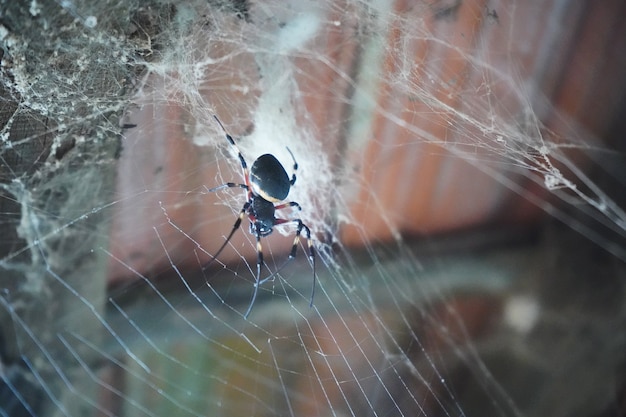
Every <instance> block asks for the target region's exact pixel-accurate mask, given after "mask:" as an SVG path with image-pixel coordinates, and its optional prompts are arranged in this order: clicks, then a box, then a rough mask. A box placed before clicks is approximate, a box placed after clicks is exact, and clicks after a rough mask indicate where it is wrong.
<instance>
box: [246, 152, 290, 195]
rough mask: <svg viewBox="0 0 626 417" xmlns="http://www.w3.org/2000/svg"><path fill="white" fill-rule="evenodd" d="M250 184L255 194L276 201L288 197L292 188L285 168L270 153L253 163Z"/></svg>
mask: <svg viewBox="0 0 626 417" xmlns="http://www.w3.org/2000/svg"><path fill="white" fill-rule="evenodd" d="M250 184H251V185H252V191H253V192H254V193H255V194H257V195H259V196H261V197H262V198H263V199H265V200H267V201H270V202H274V203H275V202H278V201H282V200H284V199H286V198H287V195H288V194H289V189H290V188H291V183H290V182H289V176H287V172H286V171H285V168H283V166H282V165H281V163H280V162H279V161H278V159H276V157H275V156H274V155H271V154H269V153H266V154H265V155H261V156H259V158H258V159H257V160H256V161H254V163H253V164H252V167H251V168H250Z"/></svg>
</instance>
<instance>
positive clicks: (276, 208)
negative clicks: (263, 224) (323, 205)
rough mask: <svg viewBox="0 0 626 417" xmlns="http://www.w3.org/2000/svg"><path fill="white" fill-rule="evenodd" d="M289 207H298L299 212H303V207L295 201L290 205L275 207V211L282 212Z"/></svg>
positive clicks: (284, 204) (289, 203)
mask: <svg viewBox="0 0 626 417" xmlns="http://www.w3.org/2000/svg"><path fill="white" fill-rule="evenodd" d="M287 207H296V208H297V209H298V210H302V207H300V204H298V203H296V202H295V201H290V202H288V203H283V204H279V205H277V206H274V209H275V210H281V209H284V208H287Z"/></svg>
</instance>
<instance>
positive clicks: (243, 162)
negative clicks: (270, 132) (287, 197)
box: [213, 115, 295, 190]
mask: <svg viewBox="0 0 626 417" xmlns="http://www.w3.org/2000/svg"><path fill="white" fill-rule="evenodd" d="M213 118H214V119H215V121H217V124H218V125H220V127H221V128H222V130H223V131H224V135H226V140H228V143H230V144H231V146H232V147H233V148H235V150H236V151H237V157H238V158H239V162H240V163H241V169H242V170H243V176H244V179H245V182H246V187H247V189H248V190H249V189H250V188H249V187H250V171H249V170H248V164H247V163H246V160H245V158H244V157H243V155H242V154H241V151H240V150H239V147H238V146H237V144H236V143H235V140H234V139H233V137H232V136H231V135H230V134H229V133H228V132H227V131H226V129H225V128H224V125H223V124H222V122H221V121H220V119H218V118H217V116H216V115H213ZM289 152H291V151H289ZM292 156H293V155H292ZM294 162H295V159H294ZM294 178H295V175H294ZM294 181H295V179H294ZM242 188H243V187H242Z"/></svg>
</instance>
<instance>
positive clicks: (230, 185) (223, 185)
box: [207, 182, 248, 193]
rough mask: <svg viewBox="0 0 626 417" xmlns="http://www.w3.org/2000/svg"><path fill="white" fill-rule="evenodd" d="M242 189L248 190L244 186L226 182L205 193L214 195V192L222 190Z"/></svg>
mask: <svg viewBox="0 0 626 417" xmlns="http://www.w3.org/2000/svg"><path fill="white" fill-rule="evenodd" d="M237 187H239V188H243V189H244V190H247V189H248V186H247V185H246V184H236V183H234V182H227V183H226V184H222V185H218V186H217V187H213V188H209V189H208V190H207V192H209V193H214V192H215V191H219V190H223V189H224V188H237Z"/></svg>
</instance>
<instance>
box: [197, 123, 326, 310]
mask: <svg viewBox="0 0 626 417" xmlns="http://www.w3.org/2000/svg"><path fill="white" fill-rule="evenodd" d="M213 117H214V118H215V120H216V121H217V123H218V124H219V125H220V127H221V128H222V130H223V131H224V134H225V135H226V140H228V142H229V143H230V145H231V146H232V147H233V148H234V149H235V150H236V151H237V156H238V158H239V162H240V163H241V168H242V170H243V176H244V181H245V183H244V184H237V183H233V182H228V183H225V184H222V185H219V186H217V187H214V188H211V189H209V190H208V191H209V192H214V191H218V190H222V189H225V188H243V189H244V190H246V191H247V200H246V202H245V204H244V205H243V207H242V208H241V210H240V212H239V217H238V218H237V220H236V221H235V224H234V225H233V228H232V230H231V231H230V234H229V235H228V237H227V238H226V241H225V242H224V243H223V244H222V246H221V247H220V248H219V249H218V250H217V252H215V255H213V258H212V259H211V260H210V261H209V262H207V263H206V264H205V265H204V267H203V270H204V269H206V268H207V267H208V266H209V265H210V264H211V263H212V262H213V261H214V260H215V259H217V257H218V256H219V254H220V253H221V252H222V250H224V248H225V247H226V245H227V244H228V242H229V241H230V239H231V238H232V237H233V235H234V234H235V232H236V231H237V230H238V229H239V227H240V226H241V222H242V221H243V219H244V217H246V216H247V217H248V220H249V221H250V234H252V235H254V236H255V237H256V242H257V244H256V249H257V270H256V280H255V283H254V293H253V294H252V300H251V301H250V305H249V306H248V310H247V311H246V313H245V314H244V318H247V317H248V315H249V314H250V311H251V310H252V306H253V305H254V301H255V300H256V296H257V292H258V289H259V286H260V285H261V284H263V283H264V282H266V281H267V280H269V279H271V278H272V277H273V276H274V275H275V274H276V273H277V272H278V271H280V270H281V269H282V267H280V268H279V269H278V270H277V271H276V272H274V273H273V274H271V275H269V276H268V277H266V278H264V279H262V280H261V267H262V266H263V265H264V264H265V263H264V262H263V249H262V246H261V238H262V237H266V236H268V235H270V234H271V233H272V232H273V231H274V226H276V225H279V224H285V223H293V224H295V225H296V235H295V238H294V241H293V245H292V247H291V252H290V253H289V258H288V259H287V262H288V261H290V260H292V259H294V258H295V257H296V252H297V249H298V244H299V243H300V234H301V233H302V232H303V231H304V234H305V237H306V239H307V244H308V252H309V253H308V255H309V261H310V262H311V265H312V268H313V289H312V290H311V301H310V306H313V296H314V294H315V281H316V279H315V251H314V249H313V244H312V242H311V230H310V229H309V227H308V226H307V225H305V224H304V223H303V222H302V220H300V219H298V218H296V219H285V218H280V217H276V210H281V209H285V208H289V207H295V208H297V209H298V210H300V209H301V208H300V205H299V204H298V203H296V202H293V201H289V202H283V201H284V200H285V199H286V198H287V196H288V195H289V190H290V189H291V186H292V185H294V184H295V182H296V171H297V170H298V163H297V162H296V159H295V157H294V156H293V153H292V152H291V150H290V149H289V148H287V151H288V152H289V154H290V155H291V158H292V159H293V174H292V176H291V179H290V178H289V176H288V175H287V172H286V171H285V168H284V167H283V166H282V164H281V163H280V162H279V161H278V159H276V157H275V156H274V155H272V154H264V155H261V156H260V157H258V158H257V159H256V160H255V161H254V162H253V163H252V167H251V168H250V169H249V170H248V164H247V163H246V160H245V158H244V157H243V155H242V154H241V151H240V150H239V148H238V147H237V145H236V144H235V141H234V140H233V138H232V137H231V136H230V135H229V134H228V132H226V129H224V126H223V125H222V123H221V122H220V120H219V119H218V118H217V116H215V115H214V116H213ZM276 203H278V204H276ZM283 266H284V265H283Z"/></svg>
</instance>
